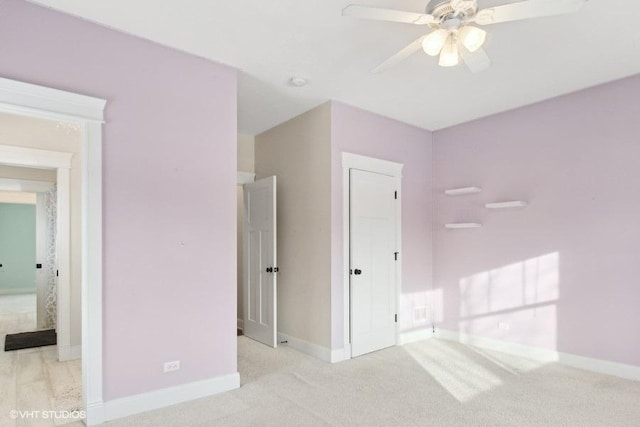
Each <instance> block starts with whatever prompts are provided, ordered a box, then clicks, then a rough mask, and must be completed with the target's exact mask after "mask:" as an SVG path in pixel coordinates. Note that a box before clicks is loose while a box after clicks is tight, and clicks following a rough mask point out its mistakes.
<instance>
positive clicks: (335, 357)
mask: <svg viewBox="0 0 640 427" xmlns="http://www.w3.org/2000/svg"><path fill="white" fill-rule="evenodd" d="M350 358H351V346H350V345H349V346H348V347H346V348H339V349H337V350H331V363H338V362H343V361H345V360H349V359H350Z"/></svg>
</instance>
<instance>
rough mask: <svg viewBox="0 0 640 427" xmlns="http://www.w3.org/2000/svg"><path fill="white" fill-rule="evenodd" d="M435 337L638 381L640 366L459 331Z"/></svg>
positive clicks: (443, 331) (439, 331)
mask: <svg viewBox="0 0 640 427" xmlns="http://www.w3.org/2000/svg"><path fill="white" fill-rule="evenodd" d="M435 337H436V338H440V339H445V340H449V341H455V342H459V343H461V344H467V345H472V346H474V347H481V348H486V349H488V350H495V351H500V352H502V353H507V354H513V355H515V356H520V357H526V358H528V359H533V360H537V361H540V362H558V363H562V364H564V365H568V366H572V367H574V368H579V369H584V370H586V371H592V372H598V373H601V374H607V375H614V376H616V377H621V378H626V379H630V380H635V381H640V366H633V365H625V364H623V363H617V362H610V361H608V360H601V359H593V358H590V357H584V356H578V355H575V354H569V353H562V352H559V351H555V350H547V349H543V348H537V347H530V346H526V345H522V344H516V343H511V342H507V341H500V340H495V339H491V338H484V337H479V336H475V335H468V334H463V333H459V332H452V331H446V330H440V329H439V330H437V331H436V335H435Z"/></svg>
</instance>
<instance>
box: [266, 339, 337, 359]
mask: <svg viewBox="0 0 640 427" xmlns="http://www.w3.org/2000/svg"><path fill="white" fill-rule="evenodd" d="M282 341H287V343H286V344H280V343H281V342H282ZM278 345H288V346H289V347H291V348H293V349H296V350H298V351H299V352H301V353H305V354H308V355H309V356H313V357H315V358H316V359H320V360H324V361H325V362H329V363H331V360H332V352H331V350H330V349H328V348H326V347H323V346H321V345H317V344H313V343H310V342H307V341H304V340H301V339H299V338H296V337H292V336H289V335H287V334H283V333H281V332H278Z"/></svg>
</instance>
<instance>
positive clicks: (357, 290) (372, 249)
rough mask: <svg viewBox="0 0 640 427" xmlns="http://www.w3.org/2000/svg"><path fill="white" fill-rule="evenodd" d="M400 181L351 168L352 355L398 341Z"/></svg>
mask: <svg viewBox="0 0 640 427" xmlns="http://www.w3.org/2000/svg"><path fill="white" fill-rule="evenodd" d="M397 182H398V181H397V179H396V178H394V177H391V176H387V175H381V174H377V173H373V172H365V171H361V170H355V169H351V171H350V259H351V265H350V273H351V274H350V276H349V277H350V278H351V280H350V289H351V294H350V301H351V310H350V312H351V319H350V322H351V355H352V357H356V356H359V355H362V354H365V353H369V352H372V351H376V350H380V349H383V348H386V347H390V346H392V345H395V344H396V322H397V314H396V313H397V312H396V258H397V248H396V203H398V200H397V199H396V197H397V193H396V191H397V188H398V185H397Z"/></svg>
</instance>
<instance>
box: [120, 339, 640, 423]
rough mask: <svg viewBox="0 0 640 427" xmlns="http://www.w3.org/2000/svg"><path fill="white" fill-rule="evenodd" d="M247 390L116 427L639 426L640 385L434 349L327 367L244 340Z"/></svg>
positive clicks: (463, 349) (443, 344)
mask: <svg viewBox="0 0 640 427" xmlns="http://www.w3.org/2000/svg"><path fill="white" fill-rule="evenodd" d="M238 365H239V371H240V376H241V381H242V386H241V388H240V389H237V390H233V391H230V392H227V393H222V394H219V395H217V396H212V397H208V398H204V399H199V400H196V401H192V402H187V403H184V404H180V405H175V406H171V407H168V408H163V409H160V410H156V411H152V412H147V413H145V414H140V415H136V416H132V417H128V418H125V419H121V420H116V421H114V422H111V423H109V424H108V425H109V426H113V427H115V426H136V427H137V426H327V425H329V426H519V427H523V426H598V427H602V426H640V383H638V382H634V381H628V380H624V379H620V378H616V377H611V376H607V375H600V374H595V373H591V372H586V371H582V370H578V369H574V368H570V367H567V366H563V365H560V364H557V363H551V364H541V363H539V362H534V361H530V360H527V359H523V358H519V357H514V356H509V355H505V354H501V353H498V352H492V351H486V350H480V349H476V348H473V347H468V346H464V345H461V344H457V343H452V342H447V341H441V340H437V339H431V340H427V341H421V342H417V343H413V344H408V345H405V346H403V347H392V348H389V349H386V350H382V351H378V352H375V353H372V354H368V355H365V356H361V357H358V358H355V359H352V360H349V361H345V362H341V363H338V364H333V365H331V364H328V363H325V362H321V361H319V360H316V359H314V358H312V357H309V356H306V355H304V354H301V353H299V352H297V351H295V350H293V349H290V348H288V347H286V346H281V347H279V348H278V349H275V350H274V349H270V348H268V347H266V346H263V345H262V344H259V343H257V342H255V341H252V340H250V339H248V338H246V337H238Z"/></svg>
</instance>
